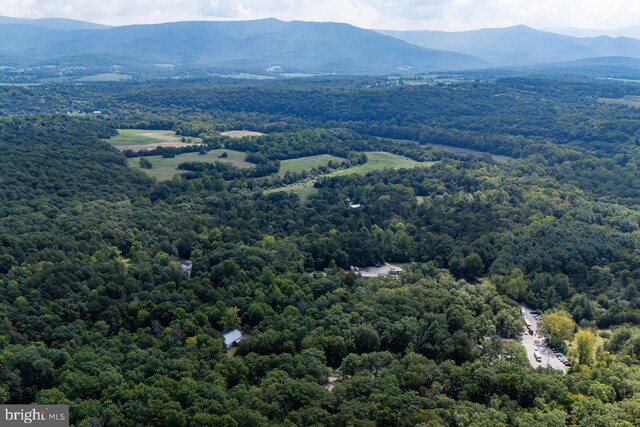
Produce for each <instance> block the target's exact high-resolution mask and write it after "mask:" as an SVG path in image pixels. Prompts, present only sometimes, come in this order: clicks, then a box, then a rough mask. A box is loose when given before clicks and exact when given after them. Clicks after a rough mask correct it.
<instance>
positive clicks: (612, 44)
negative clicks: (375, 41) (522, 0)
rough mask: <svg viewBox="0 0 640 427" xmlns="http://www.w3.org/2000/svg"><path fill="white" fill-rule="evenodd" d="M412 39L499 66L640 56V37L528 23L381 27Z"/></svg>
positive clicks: (406, 38) (394, 35)
mask: <svg viewBox="0 0 640 427" xmlns="http://www.w3.org/2000/svg"><path fill="white" fill-rule="evenodd" d="M380 33H382V34H386V35H390V36H392V37H396V38H398V39H400V40H404V41H406V42H408V43H412V44H415V45H418V46H423V47H427V48H432V49H442V50H448V51H452V52H459V53H464V54H467V55H472V56H476V57H478V58H482V59H484V60H485V61H488V62H490V63H492V64H494V65H496V66H520V65H535V64H545V63H557V62H566V61H574V60H580V59H588V58H597V57H631V58H640V40H637V39H633V38H628V37H618V38H612V37H607V36H599V37H588V38H579V37H571V36H565V35H561V34H555V33H550V32H545V31H540V30H536V29H533V28H530V27H527V26H524V25H519V26H515V27H508V28H487V29H481V30H474V31H463V32H444V31H380Z"/></svg>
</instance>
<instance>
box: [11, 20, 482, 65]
mask: <svg viewBox="0 0 640 427" xmlns="http://www.w3.org/2000/svg"><path fill="white" fill-rule="evenodd" d="M67 24H69V23H67ZM2 63H4V64H5V65H23V66H24V65H31V66H33V65H58V66H86V65H87V64H92V65H103V66H108V65H122V66H126V67H138V68H141V67H145V66H153V64H173V65H176V66H178V67H182V68H208V69H212V70H219V71H249V72H258V71H262V72H264V71H265V70H266V69H273V68H277V69H279V70H283V71H287V72H310V73H346V74H368V73H370V74H388V73H397V72H399V71H412V72H425V71H430V70H451V69H458V70H460V69H470V68H479V67H485V66H487V65H488V64H487V63H486V62H485V61H483V60H481V59H479V58H475V57H472V56H469V55H465V54H460V53H454V52H444V51H440V50H436V49H429V48H424V47H420V46H416V45H412V44H409V43H406V42H404V41H401V40H399V39H397V38H394V37H390V36H386V35H383V34H380V33H377V32H375V31H371V30H365V29H362V28H358V27H354V26H352V25H347V24H336V23H316V22H300V21H293V22H283V21H279V20H276V19H263V20H256V21H223V22H174V23H166V24H155V25H129V26H123V27H112V28H106V29H105V28H100V29H69V30H60V29H52V28H50V27H48V26H36V25H31V24H29V23H23V22H17V23H6V24H2V25H0V64H2Z"/></svg>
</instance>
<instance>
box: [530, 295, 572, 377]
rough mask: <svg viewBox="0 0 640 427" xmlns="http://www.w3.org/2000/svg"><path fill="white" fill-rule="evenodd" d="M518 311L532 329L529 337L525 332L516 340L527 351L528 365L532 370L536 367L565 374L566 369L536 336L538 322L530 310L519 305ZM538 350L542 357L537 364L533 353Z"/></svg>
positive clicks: (540, 338) (541, 339) (539, 337)
mask: <svg viewBox="0 0 640 427" xmlns="http://www.w3.org/2000/svg"><path fill="white" fill-rule="evenodd" d="M520 310H521V312H522V313H523V316H524V318H525V319H527V320H529V322H531V327H532V329H533V335H530V334H529V333H528V332H525V333H524V335H522V336H521V337H520V339H519V340H518V341H519V342H520V343H521V344H522V345H523V346H524V348H525V350H526V351H527V358H528V359H529V363H531V366H533V367H534V368H537V367H540V366H542V367H547V366H548V367H551V368H553V369H558V370H561V371H564V372H566V371H567V369H568V368H567V367H566V366H564V364H563V363H562V362H561V361H560V360H559V359H558V358H557V357H556V355H555V354H553V352H552V351H551V349H550V348H549V347H547V346H546V343H545V341H544V338H543V337H542V336H539V335H538V321H537V320H536V319H535V318H534V317H533V315H532V314H531V310H532V308H530V307H528V306H526V305H524V304H521V305H520ZM536 348H537V349H538V352H539V353H540V355H541V356H542V360H541V361H540V362H538V361H537V360H536V359H535V357H533V351H534V350H535V349H536Z"/></svg>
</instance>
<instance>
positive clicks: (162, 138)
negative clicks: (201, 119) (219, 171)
mask: <svg viewBox="0 0 640 427" xmlns="http://www.w3.org/2000/svg"><path fill="white" fill-rule="evenodd" d="M106 141H107V142H108V143H109V144H111V145H113V146H114V147H116V148H117V149H118V150H121V151H124V150H132V151H140V150H152V149H154V148H156V147H184V146H187V145H195V144H201V143H202V140H201V139H200V138H191V137H189V138H188V139H187V142H182V137H181V136H178V135H176V133H175V132H174V131H171V130H148V129H118V135H117V136H113V137H111V138H109V139H108V140H106ZM188 141H191V142H188Z"/></svg>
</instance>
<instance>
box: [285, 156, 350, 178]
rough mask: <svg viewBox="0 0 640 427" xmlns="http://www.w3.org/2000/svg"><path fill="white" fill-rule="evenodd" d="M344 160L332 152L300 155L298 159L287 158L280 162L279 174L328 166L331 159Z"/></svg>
mask: <svg viewBox="0 0 640 427" xmlns="http://www.w3.org/2000/svg"><path fill="white" fill-rule="evenodd" d="M331 160H333V161H335V162H342V161H343V160H344V159H343V158H340V157H336V156H332V155H330V154H320V155H318V156H308V157H299V158H297V159H287V160H282V161H281V162H280V171H279V172H278V175H280V176H284V175H285V174H286V173H287V172H295V173H299V172H302V171H310V170H311V169H313V168H317V167H320V166H327V164H328V163H329V162H330V161H331Z"/></svg>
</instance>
